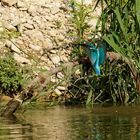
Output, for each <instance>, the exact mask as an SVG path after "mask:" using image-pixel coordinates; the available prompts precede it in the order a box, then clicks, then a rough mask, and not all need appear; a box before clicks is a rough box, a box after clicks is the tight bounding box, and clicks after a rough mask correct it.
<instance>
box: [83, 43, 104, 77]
mask: <svg viewBox="0 0 140 140" xmlns="http://www.w3.org/2000/svg"><path fill="white" fill-rule="evenodd" d="M81 45H83V46H85V50H86V53H87V55H88V57H89V59H90V62H91V64H92V67H93V69H94V70H95V73H96V74H97V75H100V74H101V71H100V65H102V64H103V63H104V61H105V58H106V47H105V44H103V43H98V44H97V46H95V45H94V44H93V43H91V42H88V43H86V44H81Z"/></svg>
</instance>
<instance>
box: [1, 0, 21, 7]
mask: <svg viewBox="0 0 140 140" xmlns="http://www.w3.org/2000/svg"><path fill="white" fill-rule="evenodd" d="M1 2H2V3H4V4H6V5H8V6H13V5H15V4H16V3H17V2H18V0H1Z"/></svg>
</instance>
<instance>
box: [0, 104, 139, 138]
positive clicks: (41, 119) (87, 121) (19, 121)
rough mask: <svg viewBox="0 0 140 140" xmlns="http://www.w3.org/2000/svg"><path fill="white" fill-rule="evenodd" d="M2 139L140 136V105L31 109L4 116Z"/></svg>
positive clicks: (0, 127) (0, 125)
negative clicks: (15, 114)
mask: <svg viewBox="0 0 140 140" xmlns="http://www.w3.org/2000/svg"><path fill="white" fill-rule="evenodd" d="M0 140H140V106H136V107H94V109H91V108H84V107H61V106H57V107H53V108H49V109H46V108H43V109H36V108H34V109H28V110H27V111H26V112H25V113H24V114H22V115H19V114H17V117H14V116H13V117H11V118H0Z"/></svg>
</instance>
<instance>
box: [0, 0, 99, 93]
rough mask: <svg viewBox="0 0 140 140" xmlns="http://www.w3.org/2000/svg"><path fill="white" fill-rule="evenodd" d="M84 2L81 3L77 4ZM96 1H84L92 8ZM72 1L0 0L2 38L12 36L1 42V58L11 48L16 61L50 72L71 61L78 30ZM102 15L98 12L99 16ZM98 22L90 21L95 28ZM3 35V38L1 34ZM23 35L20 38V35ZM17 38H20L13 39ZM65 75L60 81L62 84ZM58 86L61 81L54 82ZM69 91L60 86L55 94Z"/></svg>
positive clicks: (60, 77) (61, 75) (90, 24)
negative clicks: (72, 21) (74, 36)
mask: <svg viewBox="0 0 140 140" xmlns="http://www.w3.org/2000/svg"><path fill="white" fill-rule="evenodd" d="M77 1H79V2H80V1H81V0H77ZM92 1H93V0H84V3H85V4H91V3H92ZM68 2H69V0H0V38H2V37H3V36H4V34H3V33H5V31H6V33H10V35H9V34H8V35H7V36H10V40H9V38H8V37H7V39H5V40H4V41H3V42H2V41H1V40H0V55H1V52H2V53H3V52H5V50H6V49H7V48H8V49H10V50H11V51H12V52H13V56H14V59H15V60H16V61H17V62H19V63H21V64H27V65H32V64H35V63H37V62H38V63H37V65H38V67H39V68H42V69H46V70H49V69H51V68H55V67H57V66H59V65H61V64H62V63H67V62H68V61H69V60H70V54H71V50H72V48H71V47H68V46H70V45H69V44H70V43H71V42H72V41H73V38H71V37H69V33H70V34H73V32H74V30H73V27H72V26H71V24H69V21H70V18H71V15H70V13H69V8H70V7H69V5H68ZM99 11H100V10H97V11H95V12H96V13H95V14H97V15H99ZM96 21H97V20H94V19H92V20H91V21H89V26H92V27H93V28H94V27H95V23H96ZM1 32H2V34H1ZM17 33H18V34H19V36H17V35H16V34H17ZM13 36H16V38H15V37H13ZM63 77H64V75H63V74H62V73H61V74H59V75H57V78H58V79H59V80H60V79H61V80H62V79H63ZM52 81H55V82H57V81H58V80H57V79H52ZM65 89H66V88H65V87H63V86H61V85H60V86H59V87H58V88H56V90H55V92H56V93H57V94H58V95H60V94H61V93H60V92H61V91H63V90H65Z"/></svg>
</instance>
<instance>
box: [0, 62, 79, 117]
mask: <svg viewBox="0 0 140 140" xmlns="http://www.w3.org/2000/svg"><path fill="white" fill-rule="evenodd" d="M77 64H78V63H77V62H69V63H66V64H64V65H62V66H61V67H57V68H53V69H51V70H50V71H48V72H47V73H46V74H45V73H39V74H38V75H37V77H36V78H34V79H33V80H32V81H31V83H30V84H29V85H28V86H27V87H26V89H24V90H23V91H22V92H21V93H20V94H19V95H17V96H16V97H15V98H14V99H12V100H10V101H9V102H8V103H7V104H6V106H5V108H4V109H3V110H2V112H1V114H0V116H4V117H7V116H11V115H13V114H14V113H15V111H16V110H17V109H18V107H19V106H20V105H21V104H22V103H23V102H25V101H27V100H29V99H31V98H32V96H33V91H34V89H36V88H37V87H40V90H41V89H43V88H44V87H45V86H46V85H47V84H49V83H50V80H49V79H50V78H49V77H50V76H52V75H54V74H56V73H58V72H60V71H62V70H63V69H64V68H67V67H73V66H75V65H77Z"/></svg>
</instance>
